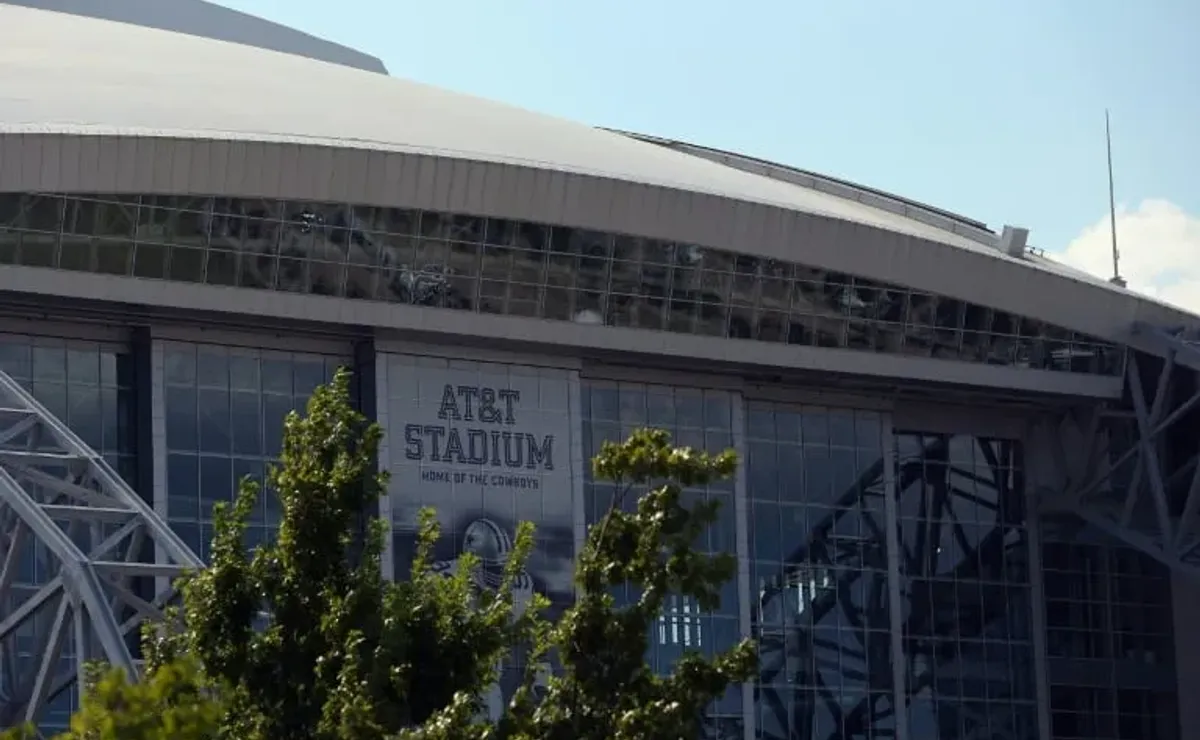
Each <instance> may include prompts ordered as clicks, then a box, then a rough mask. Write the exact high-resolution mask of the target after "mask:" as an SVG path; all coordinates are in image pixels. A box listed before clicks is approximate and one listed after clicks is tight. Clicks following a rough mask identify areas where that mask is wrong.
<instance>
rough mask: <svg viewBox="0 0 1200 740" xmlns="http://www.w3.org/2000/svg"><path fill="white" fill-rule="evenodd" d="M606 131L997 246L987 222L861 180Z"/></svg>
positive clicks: (645, 136) (616, 131)
mask: <svg viewBox="0 0 1200 740" xmlns="http://www.w3.org/2000/svg"><path fill="white" fill-rule="evenodd" d="M599 128H601V129H602V130H604V131H609V132H611V133H614V134H620V135H621V136H627V137H629V138H631V139H636V140H637V141H642V142H645V143H648V144H655V145H657V146H661V147H664V148H666V149H671V150H673V151H677V152H682V153H684V154H690V155H691V156H694V157H699V158H701V159H706V160H708V161H710V162H715V163H717V164H722V165H725V166H726V167H732V168H733V169H736V170H740V171H742V172H747V173H749V174H753V175H759V176H761V177H767V178H770V179H773V180H782V181H783V182H787V183H791V184H792V185H796V186H798V187H805V188H810V189H813V190H817V191H819V192H822V193H827V194H830V195H834V196H837V197H839V198H843V199H845V200H850V201H854V202H856V203H862V204H864V205H869V206H872V207H875V208H879V209H882V210H885V211H889V212H891V213H895V214H897V215H900V216H905V217H906V218H911V219H913V220H916V221H920V222H922V223H925V224H926V225H928V226H933V227H935V228H940V229H944V230H946V231H949V232H950V233H952V234H957V235H958V236H962V237H964V238H967V239H971V240H972V241H976V242H978V243H979V244H982V245H983V246H987V247H993V248H994V247H996V245H997V238H998V237H997V235H996V233H995V232H994V231H992V230H991V229H989V228H988V226H987V224H985V223H983V222H981V221H976V220H974V219H970V218H967V217H966V216H962V215H959V214H957V213H953V212H951V211H946V210H943V209H941V208H937V207H934V206H931V205H928V204H925V203H921V202H919V201H915V200H911V199H909V198H905V197H903V196H900V195H896V194H894V193H889V192H886V191H883V190H879V189H877V188H872V187H868V186H866V185H860V184H858V183H854V182H850V181H848V180H842V179H840V178H836V177H831V176H829V175H823V174H821V173H819V172H813V171H811V170H805V169H801V168H799V167H792V166H791V165H786V164H781V163H779V162H774V161H771V160H767V159H762V158H760V157H752V156H749V155H746V154H741V153H738V152H732V151H728V150H725V149H718V148H716V147H710V146H704V145H702V144H692V143H690V142H686V141H681V140H678V139H668V138H665V137H661V136H653V135H649V134H639V133H637V132H634V131H624V130H621V129H614V128H606V127H603V126H602V127H599Z"/></svg>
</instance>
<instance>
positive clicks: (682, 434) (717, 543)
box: [582, 244, 745, 739]
mask: <svg viewBox="0 0 1200 740" xmlns="http://www.w3.org/2000/svg"><path fill="white" fill-rule="evenodd" d="M623 246H625V247H629V245H628V244H626V245H623ZM582 397H583V453H584V458H585V459H587V460H590V459H591V458H592V457H594V456H595V455H596V454H597V453H598V452H599V451H600V447H601V445H602V444H603V443H604V442H606V441H608V442H621V441H622V440H624V439H625V437H627V436H628V435H629V434H630V433H631V432H633V431H634V430H635V429H637V428H639V427H644V426H647V425H650V426H655V427H658V428H661V429H665V430H666V431H668V432H670V433H671V436H672V441H673V442H674V443H675V444H678V445H683V446H690V447H693V448H696V449H702V450H707V451H710V452H720V451H723V450H725V449H729V448H730V447H732V446H733V409H732V404H733V403H734V400H735V399H734V396H732V395H731V394H730V393H728V392H725V391H712V390H699V389H693V388H674V387H670V386H659V385H646V384H640V383H603V382H587V383H584V384H583V389H582ZM584 470H585V488H584V493H585V495H584V499H585V504H584V505H585V509H586V521H587V524H588V525H589V526H591V525H593V524H595V523H597V522H599V521H600V520H601V519H603V517H604V515H605V513H606V512H607V511H608V510H609V508H610V507H612V506H619V507H621V508H623V509H625V510H631V508H632V507H633V506H635V505H636V503H637V492H636V491H632V492H629V493H627V494H625V495H623V496H619V495H618V489H617V487H615V486H614V485H613V484H611V483H609V482H607V481H596V480H594V479H593V478H592V474H591V466H590V465H588V466H585V468H584ZM733 490H734V485H733V481H720V482H715V483H713V484H711V485H709V486H705V487H697V488H694V489H688V490H686V491H685V497H686V498H687V499H690V500H693V501H701V500H716V501H719V502H720V503H721V507H720V509H719V510H718V518H717V522H716V523H715V524H714V525H713V526H712V527H710V528H709V530H708V531H707V532H706V533H705V534H704V535H703V538H702V541H701V542H699V543H697V544H698V546H699V547H701V548H703V549H704V550H705V551H707V552H729V553H734V554H737V543H736V531H737V525H736V518H735V511H734V505H733ZM617 598H618V599H619V600H620V601H623V602H625V603H628V602H629V601H631V600H632V599H634V598H635V594H633V593H631V592H629V591H626V590H622V591H621V592H620V593H618V594H617ZM738 614H739V606H738V596H737V582H736V579H734V580H731V581H730V582H729V583H727V584H726V586H725V589H724V591H723V592H722V594H721V604H720V607H719V608H718V609H716V610H715V611H714V612H712V613H704V612H702V611H701V610H700V608H699V605H698V604H695V603H693V602H691V601H690V600H689V599H685V598H682V597H679V596H676V597H673V598H672V599H671V600H670V601H669V603H668V605H667V608H666V609H665V610H664V613H663V615H662V617H661V618H660V620H659V623H658V625H657V626H656V629H655V630H654V631H653V632H652V634H651V636H650V644H649V645H648V646H647V659H648V660H649V661H650V665H652V666H653V667H654V668H655V669H657V670H662V671H667V670H670V669H671V667H672V666H673V665H674V663H675V661H677V660H678V659H679V658H680V657H682V656H683V655H684V653H686V652H688V651H700V652H705V653H708V654H713V653H715V652H717V651H722V650H727V649H729V648H730V647H733V645H735V644H736V643H737V642H738V640H740V639H741V630H740V627H739V623H738ZM744 726H745V721H744V713H743V709H742V693H741V687H740V686H735V687H731V688H730V690H729V692H728V693H727V694H726V696H725V697H724V698H722V699H721V700H719V701H717V702H715V703H714V704H713V706H712V707H711V708H710V711H709V714H708V717H707V725H706V728H705V732H706V737H710V738H739V739H740V738H742V737H743V728H744Z"/></svg>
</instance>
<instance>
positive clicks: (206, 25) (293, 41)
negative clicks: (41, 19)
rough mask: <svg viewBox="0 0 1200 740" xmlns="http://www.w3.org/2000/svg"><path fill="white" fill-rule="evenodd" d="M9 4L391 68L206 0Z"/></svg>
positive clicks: (6, 0) (0, 1)
mask: <svg viewBox="0 0 1200 740" xmlns="http://www.w3.org/2000/svg"><path fill="white" fill-rule="evenodd" d="M5 4H8V5H23V6H26V7H29V8H38V9H41V10H51V11H54V12H58V13H69V14H71V15H81V16H86V17H89V18H102V19H104V20H110V21H119V22H121V23H132V24H134V25H138V26H145V27H147V28H157V29H161V30H163V31H176V32H178V33H185V34H189V35H193V36H201V37H204V38H210V39H218V40H220V41H232V42H233V43H236V44H246V45H247V46H256V47H259V48H262V49H271V50H274V51H282V52H284V53H286V54H297V55H299V56H302V57H309V58H310V59H319V60H321V61H323V62H330V63H332V64H343V65H345V66H347V67H356V68H358V69H363V70H367V71H369V72H381V73H383V74H387V68H386V67H384V66H383V62H381V61H380V60H379V59H377V58H376V57H373V56H371V55H369V54H364V53H362V52H361V51H356V50H354V49H351V48H349V47H346V46H342V45H341V44H335V43H333V42H332V41H326V40H325V39H319V38H317V37H315V36H310V35H309V34H307V33H303V32H301V31H297V30H295V29H293V28H288V27H287V26H281V25H279V24H278V23H272V22H270V21H268V20H264V19H262V18H258V17H256V16H252V15H248V14H246V13H242V12H239V11H236V10H232V9H230V8H226V7H222V6H220V5H216V4H214V3H210V2H207V1H206V0H0V5H5Z"/></svg>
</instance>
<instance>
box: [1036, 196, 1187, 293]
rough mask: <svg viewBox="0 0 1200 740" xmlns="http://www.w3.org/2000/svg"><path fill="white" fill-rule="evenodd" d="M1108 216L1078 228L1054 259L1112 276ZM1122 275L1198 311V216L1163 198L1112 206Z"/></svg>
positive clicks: (1131, 284) (1139, 287) (1136, 286)
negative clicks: (1083, 227) (1114, 207)
mask: <svg viewBox="0 0 1200 740" xmlns="http://www.w3.org/2000/svg"><path fill="white" fill-rule="evenodd" d="M1111 223H1112V221H1111V219H1109V217H1108V216H1105V217H1104V218H1102V219H1100V220H1099V221H1098V222H1096V223H1095V224H1092V225H1091V226H1089V227H1087V228H1086V229H1084V230H1083V231H1082V232H1080V234H1079V236H1077V237H1075V238H1074V239H1073V240H1072V241H1071V243H1070V244H1068V245H1067V248H1066V249H1065V250H1063V251H1062V252H1060V253H1059V254H1058V255H1056V256H1057V257H1058V259H1059V260H1061V261H1062V262H1065V263H1066V264H1068V265H1071V266H1072V267H1076V268H1078V269H1081V270H1084V271H1086V272H1089V273H1091V274H1093V275H1097V276H1099V277H1102V278H1109V277H1111V276H1112V232H1111V227H1110V224H1111ZM1117 245H1118V247H1120V251H1121V263H1120V264H1121V275H1122V277H1124V278H1125V279H1126V280H1127V281H1128V282H1129V287H1130V289H1132V290H1136V291H1138V292H1140V293H1145V294H1147V295H1151V296H1154V297H1155V298H1158V299H1159V300H1161V301H1165V302H1167V303H1172V304H1174V305H1176V306H1179V307H1180V308H1183V309H1186V310H1188V311H1191V312H1192V313H1195V314H1200V216H1196V215H1193V214H1190V213H1188V212H1186V211H1184V210H1183V209H1182V208H1180V207H1179V206H1177V205H1175V204H1174V203H1171V202H1170V201H1166V200H1157V199H1151V200H1144V201H1142V202H1141V203H1140V204H1139V205H1138V206H1137V207H1136V208H1133V209H1129V208H1125V207H1121V208H1120V209H1118V210H1117Z"/></svg>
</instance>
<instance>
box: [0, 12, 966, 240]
mask: <svg viewBox="0 0 1200 740" xmlns="http://www.w3.org/2000/svg"><path fill="white" fill-rule="evenodd" d="M0 12H3V15H0V127H3V128H8V129H9V130H12V129H13V128H24V127H28V126H36V127H37V128H38V129H40V130H58V131H69V132H81V133H82V132H86V131H88V130H99V131H105V130H119V131H134V130H137V131H146V132H156V133H164V134H171V135H182V136H195V137H211V136H221V137H238V138H241V137H246V138H260V137H281V138H285V139H292V140H302V141H306V142H311V143H314V144H335V145H344V144H346V143H353V144H355V145H358V146H364V147H370V148H373V149H385V150H394V151H412V152H426V153H437V154H443V155H448V156H459V157H470V158H473V159H483V160H488V161H493V162H513V163H521V164H531V165H536V166H539V167H549V168H553V169H558V170H562V171H564V172H576V173H586V174H594V175H604V176H607V177H614V178H618V179H623V180H632V181H635V182H643V183H652V184H657V185H667V186H671V187H677V188H685V189H688V190H695V191H700V192H706V193H711V194H714V195H723V196H729V197H737V198H744V199H747V200H752V201H757V202H760V203H765V204H770V205H779V206H783V207H787V208H794V209H797V210H801V211H805V212H809V213H817V214H823V215H828V216H833V217H835V218H841V219H846V220H849V221H855V222H858V223H863V224H869V225H872V226H878V227H881V228H886V229H889V230H893V231H900V232H901V233H908V234H911V235H914V236H921V237H925V238H931V239H942V240H948V241H949V243H952V244H956V245H957V246H962V247H965V248H979V247H980V246H981V245H979V244H977V243H976V242H974V241H973V240H970V239H964V238H962V237H959V236H957V235H955V234H953V233H949V232H946V231H944V230H942V229H937V228H934V227H931V226H929V225H926V224H923V223H920V222H919V221H916V220H913V219H909V218H905V217H903V216H898V215H896V214H893V213H889V212H887V211H886V210H882V209H878V208H872V207H870V206H866V205H863V204H860V203H854V202H851V201H847V200H846V199H844V198H839V197H837V196H835V195H831V194H827V193H822V192H819V191H816V190H811V189H807V188H801V187H796V186H793V185H790V184H788V183H784V182H779V181H773V180H770V179H767V178H763V177H757V176H755V175H751V174H749V173H744V172H739V171H737V170H734V169H732V168H729V167H724V166H721V165H720V164H717V163H713V162H707V161H704V160H702V159H699V158H697V157H693V156H689V155H687V154H683V153H679V152H673V151H669V150H664V149H663V148H661V147H657V146H653V145H648V144H646V143H643V142H638V141H632V140H630V139H629V138H627V137H624V136H620V135H617V134H614V133H610V132H607V131H602V130H598V129H595V128H592V127H590V126H585V125H582V124H579V123H574V122H571V121H565V120H561V119H557V118H552V117H549V116H544V115H539V114H536V113H531V112H529V111H525V110H522V109H519V108H515V107H512V106H508V105H503V104H499V103H495V102H491V101H487V100H482V99H478V98H474V97H470V96H466V95H460V94H456V93H451V92H447V91H444V90H440V89H438V88H434V87H429V86H426V85H421V84H418V83H415V82H410V81H407V80H401V79H396V78H392V77H382V76H378V75H371V74H364V73H362V72H361V71H359V70H355V69H348V68H344V67H341V66H335V65H331V64H322V63H319V62H316V61H313V60H310V59H305V58H301V57H297V56H291V55H284V54H273V53H269V52H264V50H262V49H256V48H251V47H243V46H234V45H230V44H223V43H214V42H213V41H212V40H210V39H204V38H195V37H186V36H182V35H177V34H173V33H164V32H161V31H158V30H155V29H149V28H140V27H136V26H117V25H114V24H103V25H104V26H105V27H104V28H102V29H98V28H97V26H98V25H100V24H98V23H97V21H95V20H94V19H90V18H80V17H62V16H54V15H51V14H47V13H39V12H37V11H32V10H27V9H22V8H4V9H3V10H2V11H0ZM150 60H153V62H152V63H151V62H150ZM249 70H252V71H253V73H252V74H247V71H249Z"/></svg>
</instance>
